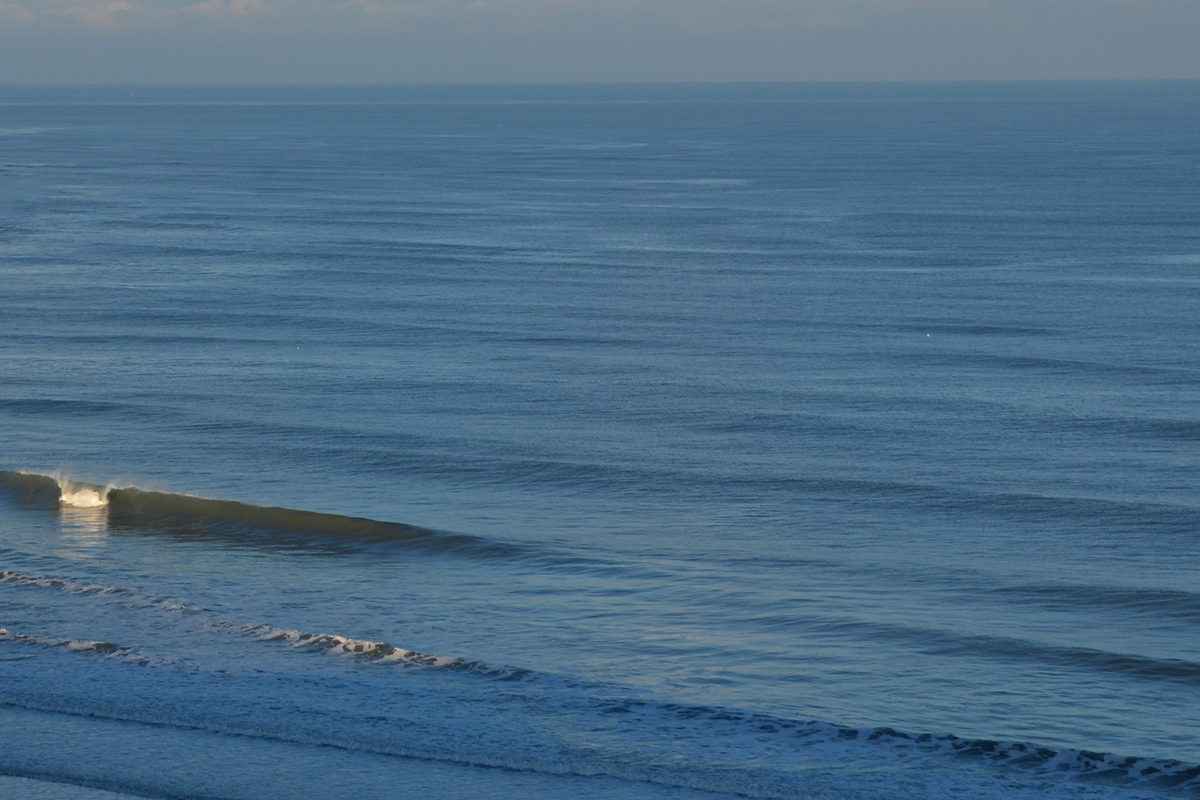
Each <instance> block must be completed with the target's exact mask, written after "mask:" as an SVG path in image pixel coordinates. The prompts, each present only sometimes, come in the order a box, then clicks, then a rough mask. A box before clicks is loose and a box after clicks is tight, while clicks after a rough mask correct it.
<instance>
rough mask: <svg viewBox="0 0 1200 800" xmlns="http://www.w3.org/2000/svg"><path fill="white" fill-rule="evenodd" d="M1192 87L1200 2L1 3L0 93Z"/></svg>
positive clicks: (1199, 73) (1199, 46) (1199, 67)
mask: <svg viewBox="0 0 1200 800" xmlns="http://www.w3.org/2000/svg"><path fill="white" fill-rule="evenodd" d="M1145 78H1192V79H1196V78H1200V0H19V2H13V1H12V0H0V83H93V82H99V83H132V84H137V83H175V82H183V83H242V82H245V83H260V82H267V83H275V82H282V83H291V82H301V83H309V82H335V83H340V82H352V83H354V82H367V83H374V82H383V83H392V82H400V83H408V82H420V83H424V82H434V83H436V82H468V83H473V82H493V81H495V82H559V81H566V82H574V81H583V82H591V81H601V82H609V81H611V82H625V81H813V80H980V79H983V80H1011V79H1018V80H1020V79H1145Z"/></svg>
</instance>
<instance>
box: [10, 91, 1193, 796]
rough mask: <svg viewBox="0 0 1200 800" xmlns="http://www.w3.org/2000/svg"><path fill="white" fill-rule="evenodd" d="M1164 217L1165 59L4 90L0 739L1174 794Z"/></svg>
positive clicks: (1179, 272)
mask: <svg viewBox="0 0 1200 800" xmlns="http://www.w3.org/2000/svg"><path fill="white" fill-rule="evenodd" d="M1197 209H1200V84H1196V83H1148V84H1132V83H1131V84H1011V85H1010V84H995V85H987V84H984V85H965V84H964V85H827V86H677V87H245V88H234V87H217V88H200V87H193V88H187V87H132V89H129V88H125V89H122V88H111V87H85V88H43V87H37V88H20V87H16V88H14V87H8V88H3V89H0V470H3V472H0V489H2V492H0V627H2V628H3V629H4V632H3V633H0V703H2V705H0V718H3V719H4V723H3V725H0V776H4V775H7V776H23V777H28V778H36V779H38V780H40V781H53V782H57V783H59V784H62V785H66V784H75V785H78V786H91V787H101V788H106V789H110V790H113V791H118V792H123V793H127V794H138V795H143V796H149V797H160V798H183V797H188V798H192V797H196V798H199V797H204V798H210V797H211V798H217V797H220V798H235V797H236V798H242V797H246V798H251V797H253V798H261V797H276V796H278V797H313V798H317V797H327V796H328V790H329V785H330V783H329V782H330V781H336V782H338V783H339V784H340V783H343V782H346V781H352V782H354V784H355V785H356V786H357V787H359V791H360V793H361V794H362V796H364V797H384V796H389V797H390V796H394V795H395V793H396V792H397V791H398V790H399V789H398V787H408V788H407V789H406V791H421V792H422V793H425V794H428V795H430V796H434V797H439V796H444V797H456V796H468V795H482V794H490V795H494V796H497V797H507V796H511V797H528V796H531V795H533V796H555V797H557V796H562V797H647V798H662V797H681V798H692V797H712V796H730V795H733V794H739V795H742V796H749V797H763V798H767V797H805V798H808V797H826V796H828V797H831V798H834V797H836V798H845V799H847V800H858V799H859V798H900V797H913V798H917V797H920V798H929V797H963V796H971V797H978V798H1000V797H1004V798H1014V797H1016V798H1021V797H1029V798H1035V797H1038V798H1041V797H1047V796H1054V797H1081V798H1082V797H1088V798H1091V797H1103V798H1109V797H1113V798H1116V797H1130V798H1140V797H1159V796H1196V794H1197V792H1198V791H1200V777H1198V776H1200V767H1198V766H1197V765H1200V735H1198V734H1197V727H1196V724H1197V720H1200V691H1198V690H1200V635H1198V634H1200V629H1198V625H1200V566H1198V565H1200V502H1198V499H1197V498H1198V495H1197V486H1200V446H1198V444H1200V411H1198V409H1200V355H1198V353H1200V347H1198V345H1200V212H1198V211H1197ZM46 476H49V477H46ZM320 776H324V777H320ZM0 780H4V778H2V777H0ZM9 780H14V781H15V778H10V779H9ZM11 785H12V786H14V787H16V786H17V785H18V784H17V783H15V782H14V783H12V784H11ZM20 785H21V786H27V785H28V784H20ZM0 786H2V784H0ZM12 790H13V791H17V789H15V788H14V789H12ZM714 793H715V794H714Z"/></svg>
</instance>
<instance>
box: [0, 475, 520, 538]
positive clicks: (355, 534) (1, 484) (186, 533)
mask: <svg viewBox="0 0 1200 800" xmlns="http://www.w3.org/2000/svg"><path fill="white" fill-rule="evenodd" d="M0 490H4V491H7V492H8V493H9V494H12V495H16V496H17V497H18V498H19V499H20V500H21V501H22V502H25V503H27V504H31V505H36V506H43V507H49V506H53V505H55V504H57V505H58V507H60V508H62V507H74V508H97V509H101V508H102V509H104V511H105V512H106V514H107V525H108V527H109V528H110V529H118V530H126V531H135V532H142V531H145V532H159V533H168V534H172V535H176V536H180V537H183V538H189V539H195V538H210V539H225V540H227V541H230V542H231V543H238V542H239V541H242V542H244V541H246V538H247V537H248V536H254V535H258V536H266V537H275V538H276V539H279V540H281V541H287V542H290V543H293V544H303V543H306V542H310V541H313V542H322V541H323V542H336V543H343V544H345V543H354V542H357V543H360V544H365V545H369V544H391V545H403V546H408V547H415V548H420V549H425V550H431V551H437V552H460V553H464V554H469V555H478V556H489V555H490V556H512V555H517V554H519V553H521V552H522V550H521V548H519V547H517V546H516V545H513V544H508V543H504V542H497V541H492V540H488V539H484V538H482V537H478V536H470V535H466V534H459V533H446V532H442V531H433V530H429V529H427V528H420V527H417V526H414V525H405V524H403V523H399V522H387V521H383V520H374V519H368V518H366V517H351V516H345V515H342V514H326V513H322V512H318V511H304V510H300V509H292V508H280V507H278V506H261V505H255V504H252V503H242V502H239V501H236V500H216V499H212V498H206V497H197V496H194V495H187V494H176V493H173V492H156V491H149V490H146V489H140V488H138V487H136V486H113V485H109V486H100V485H98V484H91V483H84V482H81V481H75V480H71V479H69V478H66V477H64V476H62V475H59V474H52V475H42V474H38V473H30V472H0Z"/></svg>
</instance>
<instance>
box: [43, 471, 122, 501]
mask: <svg viewBox="0 0 1200 800" xmlns="http://www.w3.org/2000/svg"><path fill="white" fill-rule="evenodd" d="M46 477H48V478H53V479H54V482H55V483H57V484H58V491H59V498H58V501H59V503H61V504H62V505H64V506H71V507H73V508H102V507H104V506H106V505H108V490H109V489H111V488H112V486H96V485H94V484H90V483H81V482H79V481H73V480H71V479H70V478H68V477H67V476H65V475H63V474H62V473H61V472H52V473H50V474H49V475H48V476H46Z"/></svg>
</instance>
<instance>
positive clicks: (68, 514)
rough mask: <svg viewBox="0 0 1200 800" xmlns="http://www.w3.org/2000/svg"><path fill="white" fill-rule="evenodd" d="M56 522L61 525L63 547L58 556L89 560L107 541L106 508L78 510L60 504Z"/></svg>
mask: <svg viewBox="0 0 1200 800" xmlns="http://www.w3.org/2000/svg"><path fill="white" fill-rule="evenodd" d="M58 520H59V522H60V523H61V524H62V543H63V547H62V548H61V549H59V550H58V551H57V554H58V555H61V556H65V557H67V558H90V557H91V556H92V555H93V554H94V551H95V550H96V549H97V548H100V547H103V546H104V544H105V542H106V540H107V539H108V508H107V507H106V506H98V507H92V508H79V507H78V506H69V505H66V504H61V505H60V506H59V508H58Z"/></svg>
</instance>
